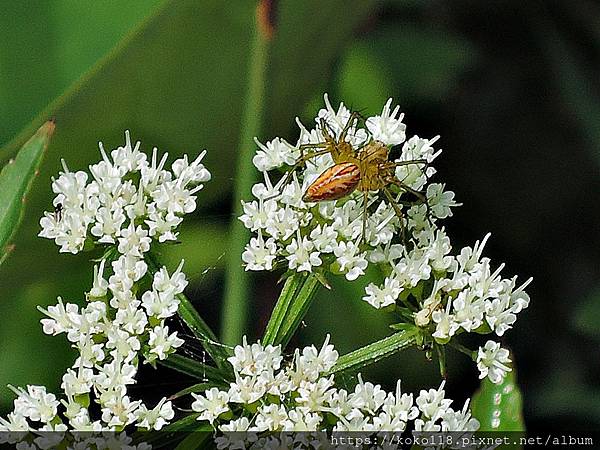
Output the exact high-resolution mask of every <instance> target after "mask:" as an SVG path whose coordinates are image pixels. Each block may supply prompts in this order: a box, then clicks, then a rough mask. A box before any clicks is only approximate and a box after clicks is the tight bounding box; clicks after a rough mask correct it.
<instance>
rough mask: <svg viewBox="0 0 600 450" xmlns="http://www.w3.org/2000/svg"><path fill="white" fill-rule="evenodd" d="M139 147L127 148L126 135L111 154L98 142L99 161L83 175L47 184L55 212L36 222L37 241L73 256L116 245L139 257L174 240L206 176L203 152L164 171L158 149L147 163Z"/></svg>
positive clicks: (70, 175)
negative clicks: (90, 246)
mask: <svg viewBox="0 0 600 450" xmlns="http://www.w3.org/2000/svg"><path fill="white" fill-rule="evenodd" d="M139 148H140V142H139V141H138V142H136V143H135V145H132V144H131V139H130V137H129V132H128V131H126V132H125V146H124V147H118V148H116V149H114V150H113V151H112V152H111V153H110V155H111V157H112V159H111V158H110V157H109V156H108V155H107V154H106V152H105V151H104V147H103V145H102V143H100V153H101V154H102V161H100V162H99V163H98V164H94V165H91V166H90V173H91V178H90V177H89V176H88V174H87V173H86V172H83V171H78V172H71V171H69V169H68V168H67V166H66V164H65V162H64V161H63V167H64V172H62V173H60V175H59V177H58V178H57V179H53V180H52V190H53V191H54V193H55V194H56V197H55V198H54V201H53V204H54V207H55V208H56V210H55V211H54V212H52V213H50V212H46V213H45V214H44V217H42V219H41V220H40V225H41V226H42V231H41V232H40V234H39V235H40V236H41V237H45V238H48V239H54V240H55V242H56V244H57V245H58V246H60V251H61V252H70V253H77V252H79V251H81V250H82V249H83V248H84V245H85V244H86V242H88V241H89V242H94V241H95V242H97V243H101V244H118V246H119V252H120V253H122V254H124V255H131V256H135V257H141V256H142V255H143V253H145V252H147V251H148V249H149V247H150V242H151V240H152V239H155V240H158V241H159V242H165V241H174V240H176V239H177V232H176V228H177V226H178V225H179V224H180V223H181V221H182V220H183V219H182V216H183V215H185V214H189V213H191V212H193V211H194V210H195V209H196V196H195V195H194V194H195V193H196V192H198V191H199V190H200V189H202V187H203V184H202V183H204V182H206V181H209V180H210V172H209V171H208V170H206V168H205V167H204V165H202V163H201V161H202V158H203V157H204V155H205V154H206V151H204V152H202V153H200V155H199V156H198V157H197V158H196V159H195V160H194V161H193V162H191V163H190V162H189V161H188V157H187V155H186V156H184V157H183V158H180V159H178V160H176V161H175V162H174V163H173V165H172V166H171V170H170V171H169V170H165V163H166V160H167V156H168V155H167V154H166V153H165V154H164V155H163V157H162V158H161V159H160V160H159V159H158V154H157V149H156V148H154V149H153V151H152V159H151V161H148V158H147V156H146V154H145V153H142V152H141V151H140V150H139Z"/></svg>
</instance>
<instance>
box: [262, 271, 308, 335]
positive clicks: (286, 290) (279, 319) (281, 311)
mask: <svg viewBox="0 0 600 450" xmlns="http://www.w3.org/2000/svg"><path fill="white" fill-rule="evenodd" d="M305 277H306V275H305V274H302V273H294V274H292V275H291V276H290V277H288V278H287V279H286V280H285V284H284V285H283V289H282V290H281V293H280V294H279V298H278V299H277V303H276V304H275V307H274V308H273V312H272V313H271V317H270V319H269V322H268V323H267V326H266V328H265V333H264V335H263V339H262V342H263V344H264V345H273V344H274V343H275V338H276V336H277V335H278V333H279V332H280V330H281V326H282V324H283V320H284V319H285V314H286V312H287V310H288V309H289V308H290V304H291V302H292V300H293V298H294V295H295V294H296V291H298V290H299V288H300V286H301V285H302V283H304V279H305Z"/></svg>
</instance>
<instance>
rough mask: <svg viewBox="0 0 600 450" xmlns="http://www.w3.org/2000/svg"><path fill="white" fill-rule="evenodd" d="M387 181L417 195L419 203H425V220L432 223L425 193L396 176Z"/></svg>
mask: <svg viewBox="0 0 600 450" xmlns="http://www.w3.org/2000/svg"><path fill="white" fill-rule="evenodd" d="M388 181H389V182H390V183H392V184H395V185H396V186H398V187H399V188H400V189H403V190H404V191H406V192H409V193H411V194H413V195H414V196H415V197H417V198H418V199H419V201H420V202H421V204H422V205H425V208H426V209H427V214H426V217H427V221H428V222H429V223H430V224H431V225H433V221H432V219H431V216H432V214H431V208H430V207H429V202H428V201H427V196H426V195H425V193H423V192H421V191H417V190H416V189H413V188H411V187H410V186H408V185H407V184H406V183H403V182H402V181H400V180H398V179H397V178H396V177H391V178H390V179H389V180H388Z"/></svg>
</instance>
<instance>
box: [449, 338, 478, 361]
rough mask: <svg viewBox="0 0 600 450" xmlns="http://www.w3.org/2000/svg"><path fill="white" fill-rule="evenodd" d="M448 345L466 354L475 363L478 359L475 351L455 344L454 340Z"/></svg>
mask: <svg viewBox="0 0 600 450" xmlns="http://www.w3.org/2000/svg"><path fill="white" fill-rule="evenodd" d="M448 345H449V346H450V347H452V348H453V349H455V350H458V351H459V352H461V353H464V354H465V355H467V356H468V357H469V358H471V359H472V360H473V361H475V360H476V359H477V352H476V351H474V350H471V349H470V348H468V347H465V346H464V345H462V344H460V343H458V342H455V341H454V340H451V341H450V342H448Z"/></svg>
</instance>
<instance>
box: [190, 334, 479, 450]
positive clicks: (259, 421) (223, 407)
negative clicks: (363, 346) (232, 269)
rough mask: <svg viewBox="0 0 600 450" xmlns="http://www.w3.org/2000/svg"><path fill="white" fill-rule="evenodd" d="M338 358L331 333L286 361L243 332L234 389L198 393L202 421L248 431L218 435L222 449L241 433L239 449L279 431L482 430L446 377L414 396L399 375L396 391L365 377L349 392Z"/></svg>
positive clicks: (196, 401) (277, 348)
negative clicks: (451, 394)
mask: <svg viewBox="0 0 600 450" xmlns="http://www.w3.org/2000/svg"><path fill="white" fill-rule="evenodd" d="M337 360H338V352H337V351H336V350H335V348H334V346H333V345H331V344H330V343H329V336H327V338H326V339H325V342H324V343H323V346H322V347H321V349H317V348H316V347H314V346H309V347H305V348H304V349H302V350H300V349H296V351H295V353H294V356H293V358H292V360H291V361H289V362H285V361H284V358H283V355H282V353H281V346H272V345H267V346H264V345H262V344H260V342H258V343H254V344H251V345H250V344H248V343H247V342H246V339H245V338H244V342H243V344H242V345H239V346H237V347H235V349H234V356H232V357H231V358H229V362H230V363H231V365H232V366H233V369H234V373H235V381H234V382H232V383H231V384H230V386H229V388H228V389H219V388H216V387H215V388H212V389H209V390H207V391H205V392H204V393H202V394H192V395H193V396H194V402H193V403H192V409H193V410H194V411H196V412H198V413H200V414H199V416H198V420H201V421H208V422H210V423H211V424H212V425H213V426H214V427H215V428H216V429H218V430H220V431H222V432H232V431H243V432H246V433H244V434H240V435H235V434H233V435H231V434H226V435H225V436H223V437H221V438H218V439H217V443H218V446H219V448H233V446H234V445H237V444H240V443H241V442H234V441H235V440H236V439H240V440H243V441H245V442H244V443H245V445H246V447H240V448H256V449H259V448H265V447H263V446H264V445H265V443H266V442H265V440H264V439H262V438H261V436H260V434H261V433H265V432H273V431H344V432H345V431H363V432H370V433H377V432H385V431H396V432H399V431H400V432H401V431H404V430H406V429H408V428H413V429H414V430H416V431H453V432H473V431H476V430H477V429H478V428H479V423H478V421H477V420H476V419H474V418H472V417H471V413H470V411H469V410H468V401H467V403H465V405H464V407H463V408H462V409H460V410H454V409H453V408H452V407H451V406H450V405H451V404H452V400H449V399H446V398H445V392H444V382H442V384H441V385H440V387H439V388H438V389H430V390H422V391H421V392H420V393H419V395H417V396H416V397H415V396H414V395H413V394H407V393H404V392H402V390H401V388H400V381H398V383H397V386H396V390H395V391H394V392H386V391H385V390H383V389H382V388H381V386H379V385H374V384H372V383H369V382H364V381H363V380H362V377H361V376H360V375H359V376H358V383H357V384H356V386H355V388H354V390H353V391H346V390H345V389H340V388H337V387H336V386H335V377H334V375H333V374H329V371H330V370H331V369H332V368H333V367H334V365H335V363H336V362H337ZM300 437H301V438H302V437H303V436H302V435H300ZM277 448H280V447H277ZM286 448H287V447H286ZM309 448H312V447H309Z"/></svg>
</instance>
